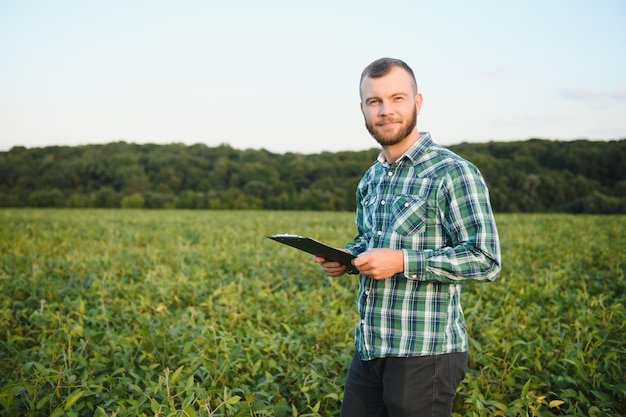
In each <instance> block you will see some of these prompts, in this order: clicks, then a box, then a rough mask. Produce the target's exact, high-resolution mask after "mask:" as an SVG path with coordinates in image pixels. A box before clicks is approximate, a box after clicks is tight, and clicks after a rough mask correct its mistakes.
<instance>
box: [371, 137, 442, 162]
mask: <svg viewBox="0 0 626 417" xmlns="http://www.w3.org/2000/svg"><path fill="white" fill-rule="evenodd" d="M432 144H433V139H432V137H431V136H430V132H420V137H419V139H418V140H416V141H415V143H414V144H413V145H411V147H410V148H409V149H407V150H406V152H405V153H404V154H403V155H402V156H401V157H400V158H398V161H401V160H403V159H408V160H409V161H411V162H412V163H413V164H415V163H416V162H417V161H419V159H420V157H421V156H422V154H423V153H424V152H426V149H428V148H429V147H430V146H431V145H432ZM377 159H378V162H380V163H381V164H383V166H389V164H388V163H387V160H386V159H385V155H384V153H383V152H382V151H381V152H380V153H379V154H378V158H377ZM396 162H397V161H396Z"/></svg>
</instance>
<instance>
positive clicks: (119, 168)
mask: <svg viewBox="0 0 626 417" xmlns="http://www.w3.org/2000/svg"><path fill="white" fill-rule="evenodd" d="M449 148H450V149H451V150H452V151H454V152H456V153H458V154H459V155H461V156H463V157H464V158H466V159H468V160H469V161H471V162H473V163H474V164H475V165H476V166H477V167H478V168H479V169H480V170H481V172H482V173H483V175H484V177H485V180H486V181H487V184H488V186H489V189H490V192H491V201H492V204H493V207H494V210H495V211H496V212H567V213H601V214H615V213H626V139H622V140H617V141H588V140H576V141H569V142H561V141H551V140H543V139H530V140H527V141H517V142H489V143H461V144H458V145H453V146H450V147H449ZM378 153H379V149H377V148H373V149H370V150H365V151H354V152H322V153H318V154H298V153H284V154H277V153H272V152H268V151H266V150H263V149H261V150H253V149H246V150H237V149H234V148H232V147H231V146H228V145H220V146H216V147H208V146H206V145H204V144H195V145H191V146H188V145H183V144H170V145H156V144H145V145H139V144H132V143H126V142H114V143H109V144H105V145H85V146H76V147H70V146H49V147H44V148H32V149H27V148H24V147H14V148H12V149H10V150H9V151H6V152H0V206H1V207H74V208H150V209H162V208H179V209H267V210H333V211H345V210H349V211H352V210H354V209H355V188H356V185H357V183H358V181H359V180H360V178H361V176H362V175H363V173H364V172H365V170H366V169H367V168H368V167H369V166H370V165H371V164H372V163H373V162H374V161H375V159H376V157H377V155H378Z"/></svg>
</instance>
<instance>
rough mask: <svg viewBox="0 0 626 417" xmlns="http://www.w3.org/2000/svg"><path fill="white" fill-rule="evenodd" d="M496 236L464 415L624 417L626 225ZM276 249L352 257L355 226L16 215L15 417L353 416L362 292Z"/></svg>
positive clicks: (1, 221)
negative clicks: (304, 248)
mask: <svg viewBox="0 0 626 417" xmlns="http://www.w3.org/2000/svg"><path fill="white" fill-rule="evenodd" d="M497 221H498V226H499V230H500V237H501V244H502V254H503V270H502V274H501V276H500V277H499V278H498V279H497V280H496V281H495V282H493V283H489V284H470V285H467V286H465V287H464V293H463V296H462V297H463V305H464V308H465V314H466V319H467V326H468V329H469V333H470V339H471V341H470V363H469V370H468V373H467V376H466V378H465V380H464V382H463V383H462V384H461V386H460V387H459V390H458V395H457V398H456V401H455V407H454V415H455V416H559V415H568V416H621V415H626V380H625V379H626V328H625V323H626V308H625V307H624V306H625V305H626V278H625V276H624V270H625V265H626V236H625V233H624V224H626V217H625V216H573V215H560V214H550V215H543V214H525V215H513V214H506V215H498V216H497ZM274 233H297V234H301V235H307V236H312V237H315V238H317V239H319V240H322V241H324V242H327V243H329V244H333V245H336V246H342V245H343V244H345V243H346V242H347V241H349V240H350V239H352V237H353V236H354V234H355V230H354V217H353V214H352V213H347V212H288V211H287V212H271V211H184V210H170V211H168V210H159V211H150V210H12V209H11V210H2V211H0V286H1V288H2V291H1V292H0V414H1V415H2V416H50V415H59V416H60V415H69V416H102V417H104V416H111V417H112V416H116V417H117V416H120V417H121V416H142V415H143V416H292V415H294V416H295V415H298V416H336V415H338V413H339V406H340V401H341V398H342V395H343V380H344V378H345V373H346V371H347V366H348V364H349V361H350V358H351V355H352V349H353V345H352V344H353V341H352V338H353V331H354V325H355V322H356V313H355V312H354V303H355V296H356V290H357V286H358V283H357V280H356V279H355V277H354V276H344V277H341V278H334V279H333V278H329V277H325V276H324V275H323V274H322V272H321V270H320V269H319V268H318V267H317V265H315V264H313V263H312V262H311V257H310V256H309V255H306V254H304V253H302V252H299V251H296V250H294V249H292V248H288V247H285V246H283V245H278V244H276V243H275V242H272V241H271V240H269V239H266V236H268V235H270V234H274Z"/></svg>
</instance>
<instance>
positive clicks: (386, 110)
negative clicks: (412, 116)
mask: <svg viewBox="0 0 626 417" xmlns="http://www.w3.org/2000/svg"><path fill="white" fill-rule="evenodd" d="M392 113H393V106H392V105H391V103H390V102H389V101H387V100H383V101H382V102H381V103H380V106H379V107H378V114H379V115H380V116H386V115H388V114H392Z"/></svg>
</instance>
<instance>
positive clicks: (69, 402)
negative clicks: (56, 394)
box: [63, 389, 85, 411]
mask: <svg viewBox="0 0 626 417" xmlns="http://www.w3.org/2000/svg"><path fill="white" fill-rule="evenodd" d="M84 392H85V391H84V390H82V389H77V390H76V391H74V392H72V393H71V394H70V395H68V396H67V398H66V399H65V406H64V407H63V410H65V411H67V410H69V409H70V408H71V407H72V406H73V405H74V403H75V402H76V401H78V399H79V398H80V397H82V396H83V393H84Z"/></svg>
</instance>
